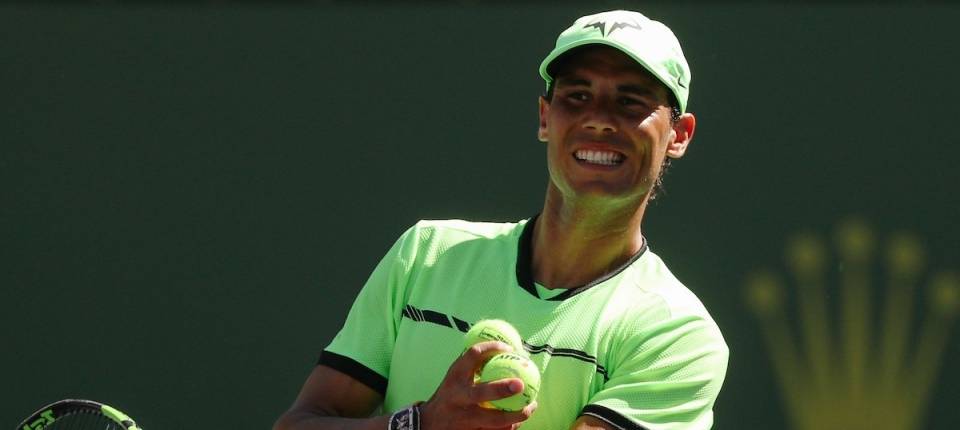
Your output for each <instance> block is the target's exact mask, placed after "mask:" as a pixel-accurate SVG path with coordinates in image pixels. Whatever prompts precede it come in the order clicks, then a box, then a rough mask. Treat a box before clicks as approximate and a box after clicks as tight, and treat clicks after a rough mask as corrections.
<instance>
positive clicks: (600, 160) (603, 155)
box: [573, 149, 624, 166]
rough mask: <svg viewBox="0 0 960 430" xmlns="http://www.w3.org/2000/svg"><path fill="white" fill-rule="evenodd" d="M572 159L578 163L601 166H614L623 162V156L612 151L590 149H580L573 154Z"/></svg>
mask: <svg viewBox="0 0 960 430" xmlns="http://www.w3.org/2000/svg"><path fill="white" fill-rule="evenodd" d="M573 157H574V158H576V159H577V160H579V161H583V162H585V163H590V164H599V165H602V166H616V165H618V164H620V163H622V162H623V159H624V157H623V154H620V153H619V152H613V151H596V150H592V149H581V150H578V151H577V152H575V153H574V154H573Z"/></svg>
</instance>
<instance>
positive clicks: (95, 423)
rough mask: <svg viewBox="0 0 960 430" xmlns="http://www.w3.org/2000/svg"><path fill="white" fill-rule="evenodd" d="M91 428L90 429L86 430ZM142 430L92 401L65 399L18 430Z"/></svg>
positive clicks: (121, 416)
mask: <svg viewBox="0 0 960 430" xmlns="http://www.w3.org/2000/svg"><path fill="white" fill-rule="evenodd" d="M87 426H89V427H87ZM67 427H69V428H80V429H87V428H90V429H94V428H96V429H101V430H142V429H140V427H137V423H135V422H134V421H133V420H132V419H131V418H130V417H129V416H127V414H124V413H123V412H120V411H119V410H118V409H116V408H114V407H111V406H109V405H105V404H103V403H100V402H95V401H93V400H84V399H64V400H59V401H56V402H53V403H51V404H49V405H47V406H44V407H42V408H40V409H39V410H37V411H36V412H34V413H33V414H32V415H30V417H28V418H27V419H25V420H23V422H21V423H20V425H19V426H17V430H42V429H48V430H56V429H58V428H67Z"/></svg>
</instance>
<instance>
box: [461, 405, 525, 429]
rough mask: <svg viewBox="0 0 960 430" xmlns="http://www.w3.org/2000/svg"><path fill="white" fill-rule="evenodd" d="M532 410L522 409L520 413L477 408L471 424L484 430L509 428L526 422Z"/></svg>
mask: <svg viewBox="0 0 960 430" xmlns="http://www.w3.org/2000/svg"><path fill="white" fill-rule="evenodd" d="M527 406H530V405H527ZM533 409H536V406H534V407H533ZM533 409H529V408H523V410H520V411H516V412H507V411H501V410H497V409H485V408H482V407H477V410H476V411H475V413H474V414H473V419H472V420H471V422H473V423H474V425H476V426H477V427H480V428H484V429H499V428H510V427H511V426H513V425H514V424H519V423H522V422H524V421H526V420H527V418H530V414H531V413H533Z"/></svg>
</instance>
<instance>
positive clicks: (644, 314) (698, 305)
mask: <svg viewBox="0 0 960 430" xmlns="http://www.w3.org/2000/svg"><path fill="white" fill-rule="evenodd" d="M617 296H618V297H617V299H618V300H616V301H617V302H619V303H622V304H623V305H622V307H623V313H622V317H623V318H621V319H620V320H619V321H617V323H616V326H617V327H618V328H619V329H620V330H618V331H619V332H620V333H621V334H622V335H629V336H640V337H641V338H646V337H647V336H653V335H655V334H663V333H665V332H672V333H673V334H675V335H681V334H687V335H693V336H694V337H695V338H697V339H699V341H700V342H704V341H707V342H708V343H709V344H711V345H712V346H713V348H714V349H716V350H717V351H718V352H723V351H726V350H727V345H726V342H725V340H724V339H723V335H722V333H721V332H720V327H719V326H718V325H717V323H716V321H714V319H713V317H712V316H711V315H710V312H709V311H708V310H707V308H706V306H704V304H703V302H702V301H701V300H700V298H699V297H697V295H696V294H695V293H694V292H693V291H691V289H690V288H688V287H687V286H686V285H684V283H683V282H681V281H680V280H679V279H677V277H676V276H674V274H673V273H672V272H671V271H670V270H669V268H668V267H667V265H666V264H665V263H664V262H663V260H662V259H661V258H660V257H659V256H658V255H656V254H655V253H653V252H652V251H651V250H649V249H648V250H647V251H646V254H645V255H643V256H642V257H641V258H640V259H638V260H637V261H636V262H635V263H634V264H633V265H631V267H630V268H629V270H627V271H626V273H624V279H623V281H622V282H621V283H620V284H619V285H618V291H617Z"/></svg>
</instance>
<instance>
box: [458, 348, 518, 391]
mask: <svg viewBox="0 0 960 430" xmlns="http://www.w3.org/2000/svg"><path fill="white" fill-rule="evenodd" d="M511 350H512V348H511V347H510V345H507V344H505V343H503V342H498V341H489V342H480V343H477V344H474V345H473V346H471V347H469V348H467V350H466V351H464V352H463V355H461V356H460V358H458V359H457V360H456V361H454V362H453V365H452V366H450V371H451V373H452V374H453V375H454V377H456V378H457V379H459V380H461V381H467V382H468V383H470V384H473V375H474V374H475V373H476V372H477V371H478V370H480V368H481V367H483V363H486V361H487V360H489V359H490V357H493V356H494V355H496V354H499V353H502V352H509V351H511Z"/></svg>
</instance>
